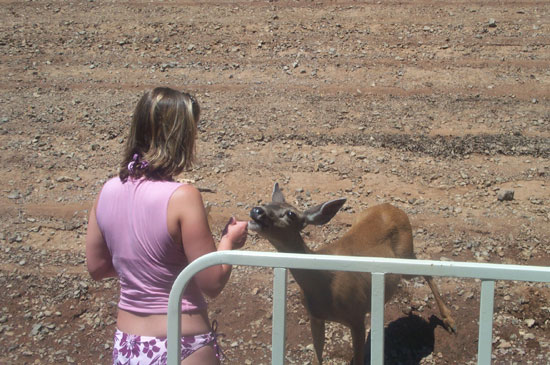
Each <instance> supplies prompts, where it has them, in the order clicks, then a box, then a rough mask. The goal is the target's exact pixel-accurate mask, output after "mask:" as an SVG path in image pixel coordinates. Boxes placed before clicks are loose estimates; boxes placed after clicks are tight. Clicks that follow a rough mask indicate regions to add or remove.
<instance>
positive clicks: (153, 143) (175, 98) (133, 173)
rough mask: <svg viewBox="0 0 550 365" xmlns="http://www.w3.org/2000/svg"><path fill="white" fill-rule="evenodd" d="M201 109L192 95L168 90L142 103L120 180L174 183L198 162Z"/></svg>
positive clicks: (152, 93) (145, 97) (146, 97)
mask: <svg viewBox="0 0 550 365" xmlns="http://www.w3.org/2000/svg"><path fill="white" fill-rule="evenodd" d="M199 118H200V106H199V104H198V103H197V101H196V100H195V99H194V98H193V97H192V96H191V95H189V94H187V93H182V92H179V91H176V90H174V89H170V88H167V87H157V88H155V89H153V90H150V91H147V92H146V93H145V94H144V95H143V96H142V97H141V99H140V100H139V102H138V104H137V105H136V109H135V111H134V116H133V118H132V125H131V127H130V134H129V136H128V140H127V141H126V147H125V149H124V153H123V159H122V162H121V165H120V173H119V177H120V179H121V180H122V181H124V182H125V181H126V180H127V179H128V177H132V178H141V177H145V178H146V179H149V180H170V179H172V177H173V176H175V175H178V174H180V173H181V172H182V171H184V170H185V169H188V168H190V167H191V166H192V165H193V162H194V160H195V139H196V136H197V124H198V122H199Z"/></svg>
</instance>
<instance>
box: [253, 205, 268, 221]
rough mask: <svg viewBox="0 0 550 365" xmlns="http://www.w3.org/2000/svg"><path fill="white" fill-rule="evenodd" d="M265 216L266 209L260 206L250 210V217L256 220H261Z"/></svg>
mask: <svg viewBox="0 0 550 365" xmlns="http://www.w3.org/2000/svg"><path fill="white" fill-rule="evenodd" d="M263 216H265V211H264V210H263V209H262V208H260V207H254V208H252V210H251V211H250V218H252V219H254V220H260V219H262V217H263Z"/></svg>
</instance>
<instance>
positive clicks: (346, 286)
mask: <svg viewBox="0 0 550 365" xmlns="http://www.w3.org/2000/svg"><path fill="white" fill-rule="evenodd" d="M344 203H345V199H337V200H332V201H329V202H326V203H323V204H321V205H318V206H316V207H313V208H310V209H308V210H306V211H305V212H300V211H298V210H296V208H294V207H292V206H291V205H290V204H288V203H286V202H285V200H284V197H283V195H282V193H281V191H280V190H279V187H278V184H275V188H274V191H273V196H272V202H271V203H269V204H266V205H263V206H261V207H255V208H253V209H252V211H251V212H250V216H251V218H252V221H251V222H250V223H249V228H250V229H251V230H252V231H255V232H257V233H258V234H259V235H261V236H263V237H265V238H266V239H267V240H269V241H270V242H271V244H272V245H273V246H274V247H275V248H276V249H277V250H278V251H280V252H289V253H312V254H324V255H345V256H367V257H390V258H391V257H395V258H411V259H413V258H415V255H414V251H413V239H412V228H411V224H410V222H409V219H408V217H407V215H406V214H405V213H404V212H403V211H402V210H400V209H398V208H396V207H394V206H392V205H390V204H381V205H377V206H374V207H372V208H369V209H367V210H366V211H364V212H363V213H361V214H359V215H358V217H357V219H356V221H355V223H354V224H353V225H352V227H351V228H350V229H349V230H348V232H346V233H345V234H344V235H343V236H342V237H341V238H340V239H337V240H335V241H334V242H332V243H329V244H327V245H325V246H324V247H322V248H321V249H319V250H317V251H311V250H310V249H309V248H308V247H307V245H306V244H305V242H304V240H303V239H302V236H301V234H300V232H301V230H302V229H303V228H304V227H305V226H306V225H308V224H314V225H321V224H325V223H327V222H328V221H330V219H332V217H334V215H335V214H336V213H337V212H338V210H339V209H340V208H341V207H342V205H343V204H344ZM290 271H291V273H292V275H293V276H294V279H295V280H296V282H297V284H298V285H299V286H300V288H301V290H302V293H303V303H304V306H305V307H306V309H307V311H308V313H309V316H310V325H311V332H312V337H313V344H314V347H315V352H316V357H317V361H318V363H319V364H321V363H322V353H323V347H324V339H325V321H334V322H338V323H341V324H343V325H345V326H347V327H349V328H350V330H351V334H352V338H353V350H354V356H353V363H354V364H363V360H364V359H363V357H364V352H363V347H364V344H365V334H366V329H365V323H364V319H365V315H366V314H367V313H368V312H370V306H371V274H370V273H356V272H346V271H320V270H319V271H317V270H303V269H291V270H290ZM399 280H400V276H399V275H386V280H385V283H386V287H385V298H384V299H385V301H388V300H389V299H390V298H391V297H392V295H393V294H394V292H395V291H396V289H397V284H398V283H399ZM426 280H427V281H428V285H429V286H430V288H431V289H432V292H433V294H434V297H435V300H436V303H437V305H438V307H439V310H440V312H441V314H442V316H443V322H444V324H445V326H446V327H447V329H449V330H452V331H454V326H455V325H454V320H453V319H452V318H451V315H450V311H449V309H448V308H447V307H446V306H445V303H444V302H443V300H442V299H441V296H440V295H439V292H438V290H437V287H436V286H435V283H434V282H433V279H432V278H431V277H426Z"/></svg>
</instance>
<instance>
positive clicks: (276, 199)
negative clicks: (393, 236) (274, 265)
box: [248, 183, 346, 252]
mask: <svg viewBox="0 0 550 365" xmlns="http://www.w3.org/2000/svg"><path fill="white" fill-rule="evenodd" d="M345 202H346V199H343V198H342V199H336V200H330V201H328V202H325V203H323V204H320V205H317V206H315V207H312V208H309V209H307V210H306V211H304V212H301V211H299V210H298V209H296V208H295V207H293V206H292V205H290V204H288V203H287V202H286V201H285V198H284V196H283V193H282V192H281V190H280V189H279V184H278V183H275V186H274V188H273V194H272V197H271V203H268V204H265V205H262V206H258V207H254V208H252V210H251V211H250V218H252V221H251V222H249V223H248V228H249V229H250V230H251V231H254V232H256V233H258V234H259V235H260V236H262V237H264V238H266V239H267V240H268V241H269V242H271V243H272V244H273V246H275V248H276V249H277V250H278V251H281V252H306V251H307V250H306V248H305V244H304V241H303V240H302V237H301V235H300V232H301V231H302V229H304V227H306V226H307V225H309V224H312V225H323V224H325V223H327V222H329V221H330V220H331V219H332V218H333V217H334V216H335V215H336V213H337V212H338V210H340V208H341V207H342V206H343V205H344V203H345Z"/></svg>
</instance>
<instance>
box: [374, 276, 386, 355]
mask: <svg viewBox="0 0 550 365" xmlns="http://www.w3.org/2000/svg"><path fill="white" fill-rule="evenodd" d="M384 289H385V285H384V273H379V272H373V273H372V288H371V295H372V297H371V305H372V307H371V314H370V316H371V317H370V323H371V325H370V341H371V342H370V363H371V365H383V364H384V296H385V293H384Z"/></svg>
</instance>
